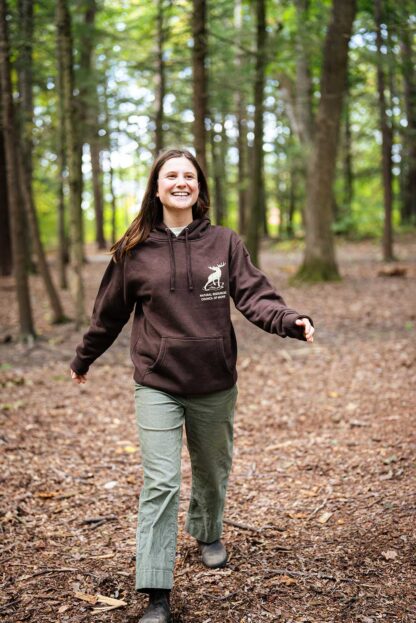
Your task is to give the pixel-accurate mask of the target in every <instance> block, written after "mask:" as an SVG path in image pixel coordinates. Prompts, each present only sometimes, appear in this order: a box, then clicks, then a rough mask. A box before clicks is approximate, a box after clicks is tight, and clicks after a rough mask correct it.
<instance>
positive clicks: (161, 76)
mask: <svg viewBox="0 0 416 623" xmlns="http://www.w3.org/2000/svg"><path fill="white" fill-rule="evenodd" d="M163 3H164V0H158V1H157V50H156V58H157V68H156V93H155V99H156V124H155V157H156V156H157V155H158V154H159V152H161V151H162V149H163V120H164V108H163V103H164V99H165V89H166V77H165V74H166V68H165V61H164V58H163V51H164V45H165V25H164V6H163Z"/></svg>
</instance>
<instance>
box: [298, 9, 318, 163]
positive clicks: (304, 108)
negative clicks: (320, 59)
mask: <svg viewBox="0 0 416 623" xmlns="http://www.w3.org/2000/svg"><path fill="white" fill-rule="evenodd" d="M295 4H296V22H297V29H296V99H295V110H296V121H297V123H296V128H294V131H295V132H296V134H297V136H298V138H299V141H300V143H301V144H302V145H303V146H304V148H306V149H307V150H309V149H310V147H311V145H312V141H313V130H314V123H313V111H312V90H313V86H312V77H311V69H310V62H311V61H310V54H309V50H308V46H307V41H308V36H309V33H308V12H309V5H310V0H295ZM307 156H308V153H306V156H305V161H306V158H307Z"/></svg>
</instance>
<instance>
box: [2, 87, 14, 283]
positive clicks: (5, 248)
mask: <svg viewBox="0 0 416 623" xmlns="http://www.w3.org/2000/svg"><path fill="white" fill-rule="evenodd" d="M1 104H2V95H1V82H0V188H1V189H2V190H1V192H0V275H1V276H2V277H7V276H9V275H11V274H12V268H13V266H12V242H11V239H10V219H9V200H8V192H7V171H6V154H5V152H4V138H3V121H2V118H3V115H2V113H1V110H2V105H1Z"/></svg>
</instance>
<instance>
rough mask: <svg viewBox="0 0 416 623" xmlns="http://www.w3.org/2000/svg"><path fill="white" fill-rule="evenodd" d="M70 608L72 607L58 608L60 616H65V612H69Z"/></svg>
mask: <svg viewBox="0 0 416 623" xmlns="http://www.w3.org/2000/svg"><path fill="white" fill-rule="evenodd" d="M70 607H71V606H68V605H64V606H61V607H60V608H58V614H63V613H64V612H66V611H67V610H69V608H70Z"/></svg>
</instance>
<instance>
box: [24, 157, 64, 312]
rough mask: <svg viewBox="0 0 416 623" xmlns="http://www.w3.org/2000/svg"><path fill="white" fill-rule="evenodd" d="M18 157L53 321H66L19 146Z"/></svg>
mask: <svg viewBox="0 0 416 623" xmlns="http://www.w3.org/2000/svg"><path fill="white" fill-rule="evenodd" d="M17 151H18V154H17V159H18V179H19V182H20V188H21V189H22V198H23V203H24V206H25V211H26V214H27V215H28V219H29V223H30V230H31V232H32V235H33V247H34V250H35V253H36V258H37V262H38V269H39V273H40V275H41V277H42V279H43V283H44V285H45V289H46V294H47V296H48V299H49V304H50V306H51V311H52V316H51V322H52V324H58V323H60V322H64V321H65V320H66V317H65V314H64V310H63V308H62V305H61V301H60V299H59V296H58V292H57V290H56V288H55V286H54V284H53V281H52V277H51V273H50V270H49V266H48V263H47V261H46V255H45V251H44V249H43V245H42V241H41V238H40V232H39V224H38V219H37V216H36V209H35V205H34V202H33V193H32V188H31V183H30V180H29V179H28V171H27V170H26V169H25V167H24V165H23V156H22V153H21V152H20V150H19V148H18V149H17Z"/></svg>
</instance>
